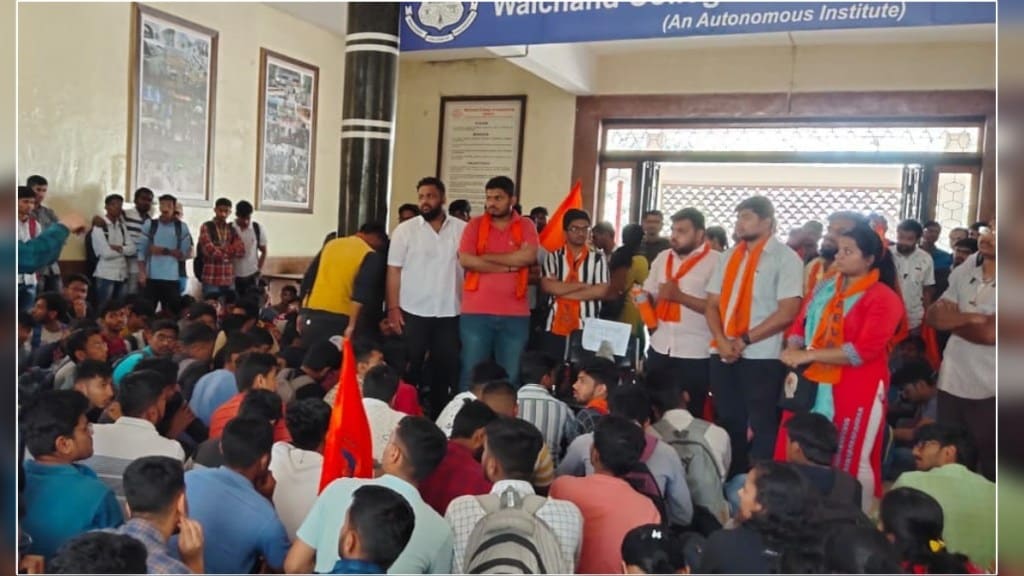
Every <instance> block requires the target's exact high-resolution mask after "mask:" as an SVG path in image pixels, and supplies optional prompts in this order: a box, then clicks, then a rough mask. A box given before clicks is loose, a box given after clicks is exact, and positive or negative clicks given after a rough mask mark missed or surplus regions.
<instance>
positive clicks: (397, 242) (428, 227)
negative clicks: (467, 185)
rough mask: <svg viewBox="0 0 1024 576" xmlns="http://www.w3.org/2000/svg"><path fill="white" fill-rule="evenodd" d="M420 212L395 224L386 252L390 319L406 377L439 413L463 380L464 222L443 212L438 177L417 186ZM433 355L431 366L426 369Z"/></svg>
mask: <svg viewBox="0 0 1024 576" xmlns="http://www.w3.org/2000/svg"><path fill="white" fill-rule="evenodd" d="M416 194H417V195H418V197H419V204H420V215H419V216H417V217H415V218H412V219H410V220H406V221H405V222H402V223H401V224H399V225H398V227H397V228H395V231H394V232H393V233H392V235H391V246H390V248H389V250H388V278H387V308H388V322H389V323H390V324H391V327H392V328H393V329H394V330H395V332H397V333H398V334H400V335H402V336H403V340H404V342H405V357H406V360H407V362H408V364H407V369H406V373H405V375H404V380H405V381H407V382H409V383H410V384H412V385H414V386H416V387H417V388H418V389H419V391H420V398H421V399H423V396H424V389H425V388H427V387H429V388H430V395H429V398H427V405H428V406H427V410H428V412H427V413H428V414H430V415H431V416H432V417H436V416H437V414H438V413H440V411H441V409H442V408H444V406H445V404H446V403H447V402H448V400H449V398H451V388H452V387H454V386H456V385H457V384H458V379H459V348H458V346H457V345H456V343H457V342H458V341H459V311H460V309H461V305H462V279H463V270H462V266H460V265H459V243H460V242H461V240H462V232H463V230H465V228H466V223H465V222H463V221H462V220H460V219H458V218H453V217H451V216H449V215H448V214H446V212H445V208H444V205H445V186H444V182H442V181H441V180H440V179H438V178H434V177H427V178H423V179H422V180H420V181H419V183H418V184H417V185H416ZM428 354H429V357H430V364H429V366H430V370H429V373H426V371H425V370H424V361H425V360H426V358H427V356H428Z"/></svg>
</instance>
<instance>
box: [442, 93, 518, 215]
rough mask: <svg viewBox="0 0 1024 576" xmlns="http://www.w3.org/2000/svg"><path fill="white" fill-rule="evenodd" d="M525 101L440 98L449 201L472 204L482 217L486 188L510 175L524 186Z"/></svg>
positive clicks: (486, 97) (507, 98)
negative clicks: (496, 180) (487, 184)
mask: <svg viewBox="0 0 1024 576" xmlns="http://www.w3.org/2000/svg"><path fill="white" fill-rule="evenodd" d="M525 118H526V96H469V97H444V98H441V129H440V131H439V133H438V139H437V140H438V142H437V144H438V150H437V173H438V175H440V177H441V180H443V181H444V183H445V187H446V188H447V197H448V201H449V202H451V201H452V200H458V199H464V200H469V203H470V205H472V207H473V214H482V213H483V208H484V199H485V198H486V194H485V193H484V184H486V183H487V181H488V180H490V179H491V178H493V177H495V176H508V177H509V178H511V179H512V180H513V181H514V182H515V183H516V186H517V187H518V186H520V182H519V176H520V172H521V171H522V166H523V121H524V120H525Z"/></svg>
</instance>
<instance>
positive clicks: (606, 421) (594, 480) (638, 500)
mask: <svg viewBox="0 0 1024 576" xmlns="http://www.w3.org/2000/svg"><path fill="white" fill-rule="evenodd" d="M644 444H645V440H644V431H643V429H641V428H640V427H639V426H637V425H636V424H635V423H633V422H630V421H629V420H626V419H625V418H621V417H619V416H605V417H604V418H602V419H601V420H600V421H599V422H598V423H597V428H596V429H595V430H594V446H593V447H592V448H591V450H590V460H591V461H592V462H593V464H594V474H593V475H591V476H584V477H582V478H580V477H576V476H560V477H559V478H557V479H555V481H554V482H553V483H552V484H551V490H550V491H549V493H548V494H549V496H550V497H551V498H554V499H559V500H568V501H569V502H572V503H573V504H575V505H576V507H578V508H579V509H580V512H581V513H582V514H583V550H582V552H581V554H580V561H579V565H578V566H577V567H576V572H577V573H578V574H615V573H617V572H620V571H621V570H622V539H623V538H625V537H626V533H627V532H629V531H630V530H632V529H633V528H636V527H637V526H642V525H644V524H660V523H661V514H659V513H658V509H657V507H655V505H654V502H653V501H652V500H651V499H650V498H648V497H647V496H644V495H643V494H641V493H640V492H638V491H637V490H635V489H634V488H633V487H632V486H631V485H630V484H629V483H628V482H626V481H625V480H623V478H622V477H623V476H625V475H626V474H628V473H629V472H630V471H631V470H633V469H634V468H635V467H636V465H637V464H638V463H639V462H640V455H641V454H642V453H643V450H644Z"/></svg>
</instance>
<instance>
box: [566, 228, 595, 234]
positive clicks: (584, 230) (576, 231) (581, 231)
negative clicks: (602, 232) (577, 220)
mask: <svg viewBox="0 0 1024 576" xmlns="http://www.w3.org/2000/svg"><path fill="white" fill-rule="evenodd" d="M568 230H569V232H572V233H573V234H585V233H587V232H589V231H590V226H569V228H568Z"/></svg>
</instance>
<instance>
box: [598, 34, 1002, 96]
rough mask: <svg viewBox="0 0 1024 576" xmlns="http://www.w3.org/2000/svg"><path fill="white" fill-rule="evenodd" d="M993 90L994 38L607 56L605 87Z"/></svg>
mask: <svg viewBox="0 0 1024 576" xmlns="http://www.w3.org/2000/svg"><path fill="white" fill-rule="evenodd" d="M791 83H792V90H794V91H796V92H826V91H869V90H960V89H986V90H993V89H995V85H996V76H995V43H994V41H993V42H979V43H950V44H892V45H881V46H880V45H866V44H854V45H821V46H803V47H799V48H797V49H796V50H795V52H794V51H793V50H791V49H790V48H789V47H786V46H761V47H744V48H713V49H701V50H685V51H657V52H635V53H627V54H607V55H603V56H601V58H600V60H599V65H598V66H597V90H596V92H597V93H598V94H602V95H603V94H674V93H680V94H714V93H727V92H746V93H749V92H787V91H789V90H790V89H791Z"/></svg>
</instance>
